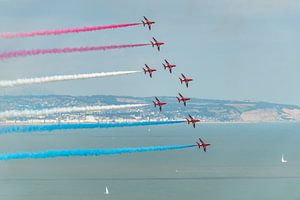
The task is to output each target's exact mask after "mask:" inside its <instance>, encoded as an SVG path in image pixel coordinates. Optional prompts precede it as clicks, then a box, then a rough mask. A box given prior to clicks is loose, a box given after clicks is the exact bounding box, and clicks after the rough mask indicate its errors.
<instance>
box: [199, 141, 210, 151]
mask: <svg viewBox="0 0 300 200" xmlns="http://www.w3.org/2000/svg"><path fill="white" fill-rule="evenodd" d="M199 141H200V143H199V142H196V143H197V145H198V148H199V149H200V148H201V147H203V151H204V152H206V147H208V146H209V145H210V144H208V143H205V142H203V140H201V138H199Z"/></svg>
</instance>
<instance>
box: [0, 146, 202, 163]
mask: <svg viewBox="0 0 300 200" xmlns="http://www.w3.org/2000/svg"><path fill="white" fill-rule="evenodd" d="M195 146H197V145H180V146H154V147H139V148H119V149H75V150H49V151H42V152H19V153H10V154H0V160H17V159H47V158H57V157H74V156H104V155H113V154H124V153H137V152H147V151H166V150H175V149H185V148H191V147H195Z"/></svg>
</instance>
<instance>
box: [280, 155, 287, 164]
mask: <svg viewBox="0 0 300 200" xmlns="http://www.w3.org/2000/svg"><path fill="white" fill-rule="evenodd" d="M281 162H282V163H287V160H284V157H283V154H282V155H281Z"/></svg>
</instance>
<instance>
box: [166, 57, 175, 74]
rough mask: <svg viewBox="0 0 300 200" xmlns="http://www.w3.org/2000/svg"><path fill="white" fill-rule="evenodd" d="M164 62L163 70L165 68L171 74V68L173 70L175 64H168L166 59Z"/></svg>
mask: <svg viewBox="0 0 300 200" xmlns="http://www.w3.org/2000/svg"><path fill="white" fill-rule="evenodd" d="M165 62H166V64H165V63H163V66H164V68H165V70H166V69H167V68H169V71H170V73H172V68H173V67H176V65H175V64H170V63H169V62H168V61H167V60H166V59H165Z"/></svg>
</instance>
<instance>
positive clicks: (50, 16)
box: [0, 0, 300, 105]
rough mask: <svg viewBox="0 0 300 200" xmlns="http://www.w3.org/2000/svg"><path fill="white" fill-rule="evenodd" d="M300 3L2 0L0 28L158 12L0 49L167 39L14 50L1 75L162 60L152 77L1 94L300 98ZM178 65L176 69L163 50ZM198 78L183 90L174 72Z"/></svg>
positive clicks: (136, 66)
mask: <svg viewBox="0 0 300 200" xmlns="http://www.w3.org/2000/svg"><path fill="white" fill-rule="evenodd" d="M299 9H300V3H299V2H298V1H294V0H286V1H281V0H216V1H207V0H186V1H179V0H164V1H161V0H152V1H146V0H128V1H117V0H110V1H100V0H85V1H79V0H73V1H59V0H52V1H37V0H15V1H11V0H0V23H1V26H0V32H22V31H23V32H25V31H33V30H52V29H60V28H73V27H84V26H93V25H110V24H118V23H134V22H139V21H140V20H141V19H142V16H144V15H145V16H147V17H148V18H150V19H152V20H154V21H156V24H155V25H154V26H153V31H149V30H147V29H146V28H144V27H142V26H137V27H130V28H124V29H117V30H105V31H96V32H89V33H80V34H66V35H60V36H47V37H44V36H42V37H32V38H17V39H1V40H0V46H1V50H0V51H1V52H6V51H13V50H21V49H36V48H62V47H79V46H93V45H111V44H130V43H148V42H149V40H150V39H151V37H152V36H155V37H156V38H157V39H159V40H162V41H164V42H166V45H164V46H162V50H161V51H160V52H157V51H156V50H155V49H153V48H152V47H150V46H147V47H140V48H135V49H122V50H112V51H105V52H101V51H99V52H86V53H73V54H61V55H42V56H31V57H23V58H22V57H19V58H13V59H8V60H2V61H0V63H1V66H0V80H12V79H17V78H30V77H41V76H50V75H64V74H78V73H92V72H109V71H119V70H120V71H121V70H141V68H142V67H143V65H144V64H145V63H147V64H148V65H149V66H154V67H156V68H158V69H159V72H158V73H155V74H154V78H153V79H150V78H149V77H145V75H144V74H143V73H138V74H134V75H129V76H126V77H125V76H122V77H109V78H106V79H91V80H82V81H68V82H57V83H48V84H42V85H30V86H23V87H16V88H6V89H3V88H2V89H0V95H45V94H67V95H130V96H165V95H168V96H175V95H177V93H178V92H181V93H182V94H184V95H186V96H191V97H198V98H206V99H231V100H259V101H270V102H278V103H286V104H297V105H300V93H299V92H298V91H299V90H298V88H299V86H300V79H299V78H298V75H299V73H300V67H299V66H300V65H299V64H300V56H299V55H298V54H299V53H298V52H299V49H300V39H299V35H300V27H299V23H298V22H299V20H300V12H299ZM165 58H166V59H168V60H169V61H170V62H174V63H176V64H177V68H176V69H175V70H174V74H172V75H170V74H169V73H168V72H166V71H164V70H163V67H162V62H163V59H165ZM180 73H184V74H185V75H187V76H191V77H193V78H194V81H193V82H192V83H191V84H190V87H189V88H188V89H187V88H185V87H184V86H183V85H180V82H179V79H178V77H179V75H180Z"/></svg>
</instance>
